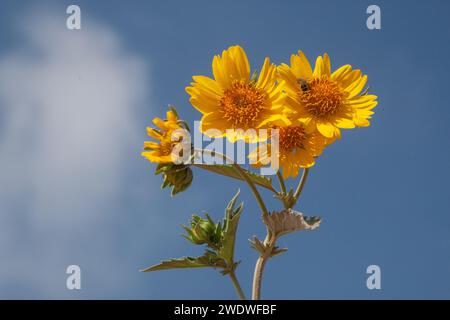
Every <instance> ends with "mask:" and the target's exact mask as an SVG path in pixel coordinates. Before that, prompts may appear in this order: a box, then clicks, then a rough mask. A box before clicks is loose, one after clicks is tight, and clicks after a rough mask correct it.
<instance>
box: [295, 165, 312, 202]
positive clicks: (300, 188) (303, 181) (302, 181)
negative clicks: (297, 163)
mask: <svg viewBox="0 0 450 320" xmlns="http://www.w3.org/2000/svg"><path fill="white" fill-rule="evenodd" d="M308 173H309V168H305V169H304V170H303V174H302V177H301V179H300V182H299V184H298V186H297V190H295V193H294V203H293V205H292V207H293V206H295V204H296V203H297V201H298V199H299V198H300V195H301V194H302V191H303V188H304V187H305V184H306V179H307V178H308Z"/></svg>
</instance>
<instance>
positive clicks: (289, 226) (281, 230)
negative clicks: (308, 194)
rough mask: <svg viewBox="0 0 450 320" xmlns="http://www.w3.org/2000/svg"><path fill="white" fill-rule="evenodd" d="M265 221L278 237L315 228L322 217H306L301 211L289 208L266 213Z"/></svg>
mask: <svg viewBox="0 0 450 320" xmlns="http://www.w3.org/2000/svg"><path fill="white" fill-rule="evenodd" d="M263 221H264V224H265V225H266V226H267V227H268V228H269V230H270V231H271V232H272V233H273V234H274V235H275V236H276V237H281V236H282V235H285V234H289V233H292V232H296V231H301V230H314V229H316V228H318V227H319V225H320V222H321V218H319V217H305V216H304V215H303V214H302V213H301V212H297V211H294V210H292V209H287V210H283V211H281V212H273V213H271V214H268V215H265V216H263Z"/></svg>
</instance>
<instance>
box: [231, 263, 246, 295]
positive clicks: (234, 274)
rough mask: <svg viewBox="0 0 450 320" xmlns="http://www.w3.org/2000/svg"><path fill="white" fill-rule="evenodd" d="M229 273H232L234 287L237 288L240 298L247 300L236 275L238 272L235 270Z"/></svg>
mask: <svg viewBox="0 0 450 320" xmlns="http://www.w3.org/2000/svg"><path fill="white" fill-rule="evenodd" d="M229 275H230V279H231V282H233V285H234V288H235V289H236V292H237V294H238V296H239V299H241V300H246V299H247V298H245V294H244V291H242V288H241V285H240V284H239V281H238V279H237V277H236V273H235V272H234V270H233V271H231V272H230V273H229Z"/></svg>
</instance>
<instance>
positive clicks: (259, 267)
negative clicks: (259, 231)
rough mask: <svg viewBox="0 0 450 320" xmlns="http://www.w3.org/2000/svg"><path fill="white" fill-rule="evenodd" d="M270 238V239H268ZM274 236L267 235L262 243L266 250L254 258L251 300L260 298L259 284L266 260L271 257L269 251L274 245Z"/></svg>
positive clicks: (260, 283)
mask: <svg viewBox="0 0 450 320" xmlns="http://www.w3.org/2000/svg"><path fill="white" fill-rule="evenodd" d="M268 239H270V240H268ZM275 242H276V238H274V237H270V236H269V235H267V237H266V240H265V241H264V244H265V246H266V251H265V252H264V254H261V255H260V256H259V258H258V260H256V265H255V271H254V273H253V290H252V300H260V299H261V285H262V279H263V272H264V267H265V266H266V263H267V261H268V260H269V259H270V257H271V253H272V250H273V248H274V247H275Z"/></svg>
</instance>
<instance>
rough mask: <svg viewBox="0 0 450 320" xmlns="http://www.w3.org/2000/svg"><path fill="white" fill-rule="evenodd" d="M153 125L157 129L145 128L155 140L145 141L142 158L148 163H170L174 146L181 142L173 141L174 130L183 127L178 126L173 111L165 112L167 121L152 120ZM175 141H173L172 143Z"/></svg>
mask: <svg viewBox="0 0 450 320" xmlns="http://www.w3.org/2000/svg"><path fill="white" fill-rule="evenodd" d="M153 123H154V124H155V125H156V126H157V127H158V128H157V129H154V128H150V127H147V134H148V135H149V136H150V137H151V138H153V139H155V140H158V142H155V141H145V142H144V149H145V151H144V152H142V156H143V157H145V158H147V160H149V161H150V162H156V163H172V162H174V161H173V155H172V150H173V148H174V146H175V145H176V144H178V143H180V142H181V141H180V140H179V139H175V136H173V133H174V132H175V131H176V130H181V129H183V127H182V126H181V125H180V124H179V123H180V122H179V120H178V116H177V114H176V113H175V111H174V110H173V109H171V110H169V111H167V119H166V120H162V119H160V118H154V119H153ZM174 140H175V141H174Z"/></svg>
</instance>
